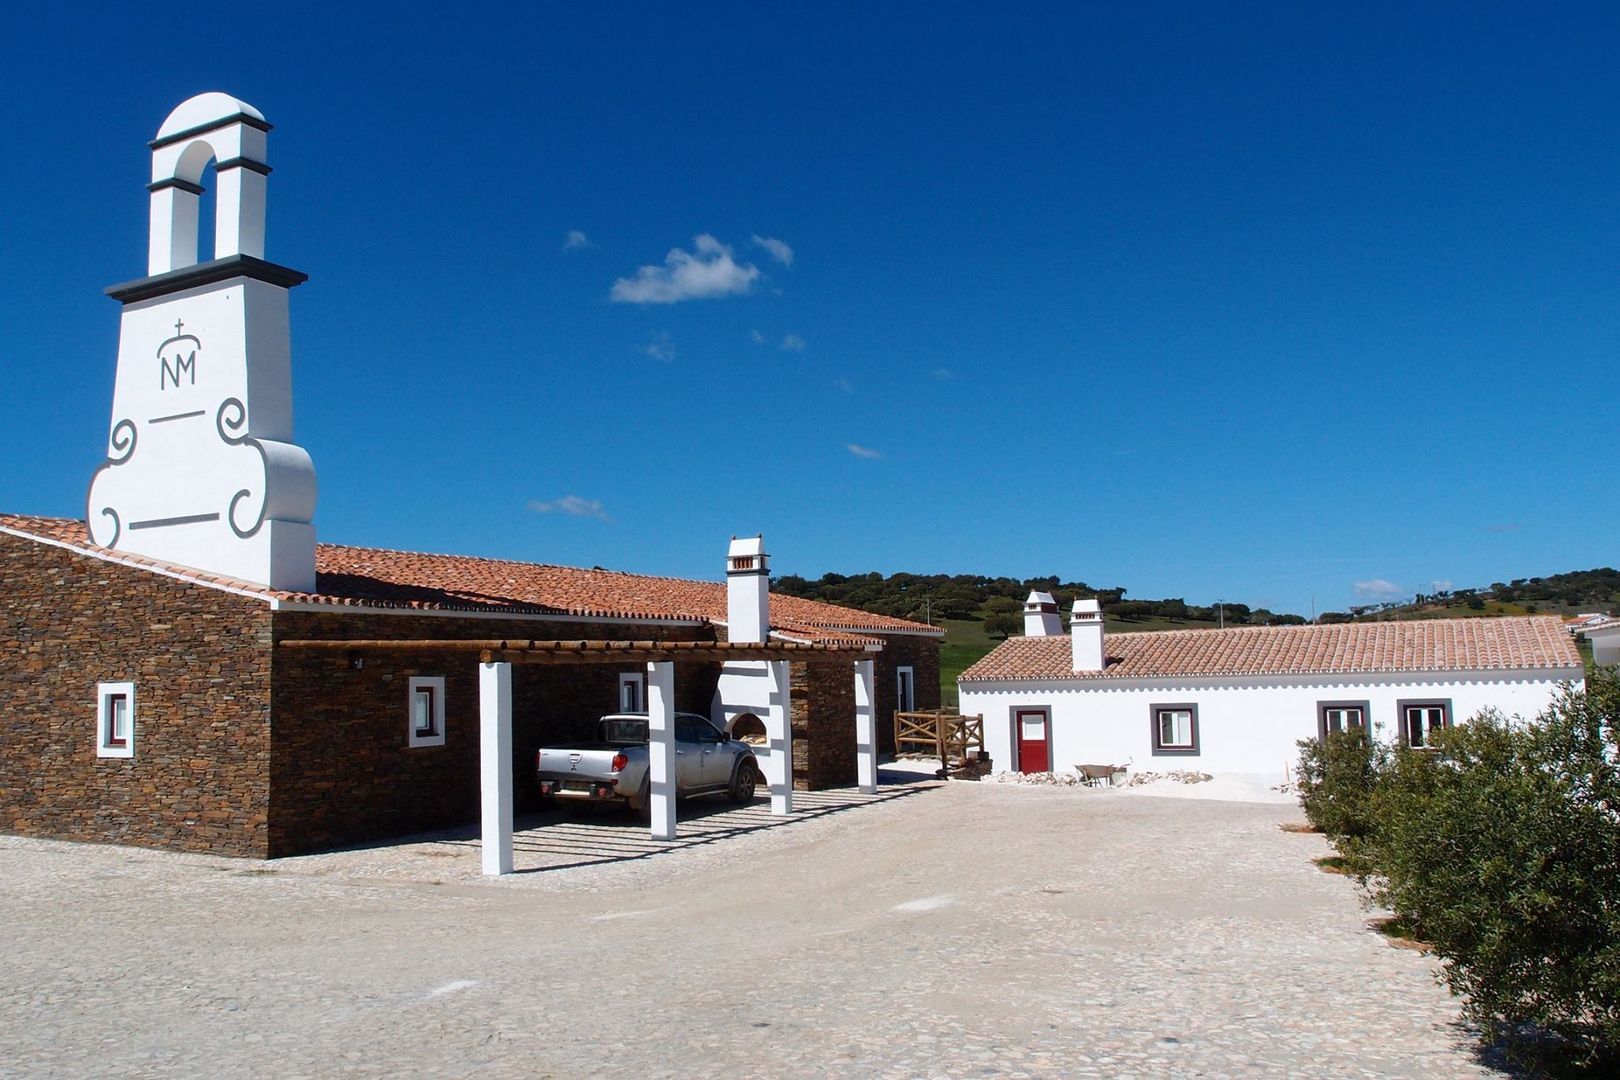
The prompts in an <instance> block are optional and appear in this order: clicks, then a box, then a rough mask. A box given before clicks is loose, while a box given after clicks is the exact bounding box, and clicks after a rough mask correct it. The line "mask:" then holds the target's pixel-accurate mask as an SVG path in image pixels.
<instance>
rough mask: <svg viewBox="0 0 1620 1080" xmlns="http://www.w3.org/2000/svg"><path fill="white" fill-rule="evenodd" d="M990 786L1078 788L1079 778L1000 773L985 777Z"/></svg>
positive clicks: (1072, 775) (1041, 773)
mask: <svg viewBox="0 0 1620 1080" xmlns="http://www.w3.org/2000/svg"><path fill="white" fill-rule="evenodd" d="M985 780H986V781H988V782H989V783H992V784H1044V785H1045V786H1047V787H1079V786H1080V777H1079V776H1078V775H1075V774H1072V773H1049V772H1027V773H1026V772H1001V773H996V774H995V775H994V776H987V777H985Z"/></svg>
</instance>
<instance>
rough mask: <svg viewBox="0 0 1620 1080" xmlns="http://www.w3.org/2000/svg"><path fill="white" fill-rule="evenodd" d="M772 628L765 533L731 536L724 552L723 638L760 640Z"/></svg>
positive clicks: (769, 575) (769, 576)
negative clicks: (724, 622) (724, 606)
mask: <svg viewBox="0 0 1620 1080" xmlns="http://www.w3.org/2000/svg"><path fill="white" fill-rule="evenodd" d="M770 632H771V568H770V556H768V555H766V554H765V537H764V536H763V535H761V536H754V537H750V538H748V539H746V540H739V539H737V538H736V537H735V536H733V537H732V538H731V549H730V550H729V551H728V552H726V640H728V641H746V642H753V643H759V642H763V641H764V640H765V639H766V637H767V636H769V634H770Z"/></svg>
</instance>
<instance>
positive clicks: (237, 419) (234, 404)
mask: <svg viewBox="0 0 1620 1080" xmlns="http://www.w3.org/2000/svg"><path fill="white" fill-rule="evenodd" d="M227 428H229V429H230V430H229V431H227V430H226V429H227ZM214 429H215V430H216V431H218V432H219V437H220V438H221V439H222V440H224V442H225V443H226V444H227V445H229V446H240V445H241V444H242V443H244V442H247V440H248V433H247V406H246V405H244V404H242V402H241V400H240V399H239V398H233V397H230V398H226V399H225V400H224V401H222V402H220V403H219V411H218V412H216V413H215V414H214ZM237 432H240V434H236V433H237Z"/></svg>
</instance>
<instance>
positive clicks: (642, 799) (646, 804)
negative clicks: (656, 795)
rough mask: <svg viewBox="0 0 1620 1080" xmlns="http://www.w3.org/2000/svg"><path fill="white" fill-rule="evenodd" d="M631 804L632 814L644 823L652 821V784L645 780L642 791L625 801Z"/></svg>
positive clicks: (642, 783)
mask: <svg viewBox="0 0 1620 1080" xmlns="http://www.w3.org/2000/svg"><path fill="white" fill-rule="evenodd" d="M625 801H626V802H628V803H629V804H630V812H631V813H632V814H634V815H636V817H638V818H640V819H641V820H642V821H651V820H652V784H651V783H650V782H649V781H647V780H643V781H642V782H641V790H640V791H638V792H636V793H635V794H634V795H632V796H630V798H629V799H627V800H625Z"/></svg>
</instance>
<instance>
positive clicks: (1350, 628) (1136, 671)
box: [961, 615, 1581, 682]
mask: <svg viewBox="0 0 1620 1080" xmlns="http://www.w3.org/2000/svg"><path fill="white" fill-rule="evenodd" d="M1104 651H1105V652H1106V653H1107V654H1108V662H1107V666H1106V667H1105V668H1104V670H1102V671H1097V672H1077V671H1075V670H1073V665H1074V656H1073V651H1072V646H1071V644H1070V639H1069V635H1067V634H1060V635H1054V636H1051V637H1015V638H1008V639H1007V640H1006V641H1004V642H1002V643H1001V644H1000V645H998V646H997V647H996V648H995V649H994V650H992V651H991V652H990V654H989V655H987V656H985V657H983V658H982V659H980V660H979V661H978V662H977V663H975V664H974V665H973V666H971V667H969V668H968V669H967V670H966V671H964V672H963V673H962V677H961V678H962V681H963V682H991V681H998V680H1009V679H1133V678H1138V679H1153V678H1188V677H1219V676H1228V675H1326V674H1339V673H1347V674H1348V673H1357V674H1361V673H1366V674H1371V673H1374V672H1384V671H1495V670H1504V669H1522V668H1579V667H1580V666H1581V656H1580V652H1579V651H1578V650H1577V649H1576V648H1575V644H1574V642H1573V641H1571V640H1570V636H1569V634H1568V633H1567V632H1566V631H1565V630H1564V628H1563V626H1562V624H1560V622H1559V620H1558V619H1557V618H1556V617H1554V616H1550V615H1531V616H1519V617H1514V618H1496V619H1487V618H1481V619H1428V620H1415V621H1408V622H1374V623H1340V624H1337V625H1333V626H1246V627H1239V628H1236V629H1232V630H1167V631H1163V632H1160V633H1137V634H1110V635H1108V636H1107V637H1106V638H1105V639H1104Z"/></svg>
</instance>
